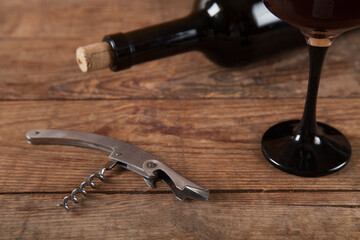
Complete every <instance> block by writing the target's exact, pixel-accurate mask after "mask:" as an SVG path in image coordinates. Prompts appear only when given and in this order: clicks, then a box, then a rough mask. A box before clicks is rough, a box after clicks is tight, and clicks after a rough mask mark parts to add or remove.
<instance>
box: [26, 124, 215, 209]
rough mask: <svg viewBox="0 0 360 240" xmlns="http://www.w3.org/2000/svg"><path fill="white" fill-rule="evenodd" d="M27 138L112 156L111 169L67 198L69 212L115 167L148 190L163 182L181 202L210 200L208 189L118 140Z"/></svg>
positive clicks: (54, 133) (65, 135) (53, 134)
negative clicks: (140, 180)
mask: <svg viewBox="0 0 360 240" xmlns="http://www.w3.org/2000/svg"><path fill="white" fill-rule="evenodd" d="M26 138H27V140H28V142H29V143H31V144H51V145H71V146H80V147H87V148H94V149H97V150H101V151H104V152H108V153H110V156H109V158H110V163H109V164H110V165H109V164H108V165H107V166H105V167H104V168H103V169H102V170H100V172H99V174H97V175H94V174H93V175H91V176H90V178H89V180H88V181H87V182H84V183H82V184H81V185H80V188H78V189H75V190H74V191H73V194H71V195H70V196H68V197H65V198H64V200H63V203H62V206H64V207H65V208H66V209H68V207H67V201H68V200H72V201H74V202H75V203H76V202H77V198H76V196H75V194H76V193H83V194H86V192H85V190H84V188H85V186H86V185H89V186H91V187H95V185H94V184H93V182H92V180H93V178H94V177H97V178H99V179H101V180H102V178H103V173H104V171H105V170H106V169H111V168H112V167H113V166H114V165H115V163H116V164H120V165H121V166H122V167H124V168H126V169H128V170H130V171H132V172H135V173H137V174H139V175H141V176H143V177H144V180H145V183H146V184H147V185H148V186H149V187H155V184H154V183H155V182H156V181H158V180H162V181H163V182H165V183H166V184H167V185H168V186H169V187H170V189H171V190H172V192H173V193H174V194H175V196H176V197H177V198H178V199H179V200H184V199H185V198H189V199H196V200H207V199H208V198H209V191H208V190H207V189H206V188H203V187H201V186H199V185H197V184H195V183H193V182H191V181H190V180H188V179H186V178H184V177H183V176H181V175H180V174H178V173H177V172H176V171H174V170H173V169H171V168H170V167H169V166H167V165H166V164H165V163H163V162H161V161H158V160H156V158H155V157H154V156H153V155H151V154H150V153H147V152H145V151H143V150H142V149H140V148H137V147H135V146H133V145H130V144H128V143H125V142H122V141H120V140H117V139H113V138H110V137H106V136H102V135H98V134H93V133H86V132H78V131H69V130H50V129H43V130H32V131H29V132H27V133H26ZM111 163H113V164H111Z"/></svg>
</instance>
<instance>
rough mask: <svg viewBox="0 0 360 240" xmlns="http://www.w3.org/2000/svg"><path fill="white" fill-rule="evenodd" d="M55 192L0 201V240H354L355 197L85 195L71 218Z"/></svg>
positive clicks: (356, 228)
mask: <svg viewBox="0 0 360 240" xmlns="http://www.w3.org/2000/svg"><path fill="white" fill-rule="evenodd" d="M59 198H61V194H25V195H24V194H9V195H7V194H5V195H0V201H1V203H2V204H1V205H0V212H1V215H2V217H1V220H0V232H1V237H0V238H1V239H15V238H16V239H68V238H71V239H74V238H85V239H88V238H91V239H115V238H116V239H179V240H180V239H341V240H342V239H357V238H358V236H359V234H360V228H359V220H360V208H359V205H358V204H359V201H358V200H359V195H358V193H348V192H343V193H316V192H315V193H313V192H312V193H242V194H224V193H222V194H214V195H212V198H211V199H210V200H209V201H208V202H197V201H191V202H190V201H185V202H179V201H177V200H175V199H173V197H172V196H171V195H170V194H148V195H143V194H109V195H108V194H91V195H90V196H89V197H88V198H86V199H81V200H82V201H81V202H80V203H79V204H78V205H76V206H73V209H72V210H71V211H70V212H66V211H65V210H62V209H58V208H56V207H55V205H56V204H57V203H58V202H59Z"/></svg>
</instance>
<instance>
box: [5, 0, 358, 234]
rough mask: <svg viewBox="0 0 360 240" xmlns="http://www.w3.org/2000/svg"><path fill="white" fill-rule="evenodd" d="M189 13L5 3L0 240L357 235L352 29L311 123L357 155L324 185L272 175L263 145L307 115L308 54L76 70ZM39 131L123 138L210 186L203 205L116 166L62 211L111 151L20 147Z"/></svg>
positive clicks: (96, 0) (327, 72)
mask: <svg viewBox="0 0 360 240" xmlns="http://www.w3.org/2000/svg"><path fill="white" fill-rule="evenodd" d="M192 4H193V1H192V0H176V1H175V0H173V1H166V0H147V1H143V0H116V1H115V0H106V1H101V0H91V1H89V0H88V1H84V0H63V1H51V0H38V1H25V0H1V1H0V99H1V101H0V233H1V234H0V238H2V239H59V238H71V239H83V238H87V239H95V238H96V239H359V238H360V186H359V183H360V163H359V161H360V110H359V105H360V57H359V56H360V44H359V43H360V32H359V31H355V32H350V33H347V34H344V35H343V36H342V37H341V38H339V39H338V41H336V42H335V43H334V44H333V46H332V47H331V48H330V50H329V52H328V56H327V58H326V61H325V65H324V72H323V75H322V81H321V84H320V92H319V100H318V120H319V121H322V122H325V123H329V124H331V125H333V126H334V127H336V128H338V129H339V130H340V131H342V132H343V133H344V134H345V135H346V136H347V137H348V139H349V140H350V142H351V144H352V158H351V161H350V163H349V164H348V165H347V166H346V167H345V168H344V169H342V170H341V171H339V172H337V173H335V174H332V175H330V176H325V177H321V178H302V177H297V176H293V175H289V174H286V173H284V172H282V171H280V170H277V169H276V168H274V167H273V166H271V165H270V164H269V163H268V162H267V161H266V160H265V159H264V157H263V156H262V153H261V150H260V140H261V136H262V134H263V133H264V131H265V130H266V129H267V128H269V127H270V126H271V125H273V124H274V123H277V122H279V121H281V120H286V119H294V118H299V117H300V115H301V113H302V108H303V104H304V97H305V94H306V86H307V75H308V68H307V64H308V56H307V50H306V48H305V46H304V47H303V48H300V49H297V50H294V51H291V52H288V53H285V54H281V55H277V56H274V57H272V58H270V59H267V60H262V61H258V62H255V63H252V64H249V65H246V66H243V67H238V68H232V69H228V68H223V67H220V66H217V65H215V64H213V63H212V62H210V61H209V60H207V59H206V58H205V57H204V56H203V55H202V54H201V53H198V52H191V53H186V54H182V55H178V56H173V57H170V58H166V59H161V60H158V61H152V62H149V63H145V64H141V65H138V66H134V67H132V68H131V69H129V70H125V71H122V72H118V73H113V72H111V71H110V70H102V71H98V72H93V73H89V74H84V73H82V72H80V70H79V69H78V66H77V64H76V60H75V56H74V53H75V49H76V48H77V47H78V46H80V45H84V44H89V43H92V42H97V41H99V40H101V39H102V37H103V36H104V35H105V34H107V33H113V32H117V31H128V30H132V29H136V28H141V27H144V26H147V25H150V24H155V23H159V22H163V21H166V20H170V19H174V18H178V17H181V16H184V15H186V14H187V13H188V12H189V11H190V9H191V7H192ZM244 54H246V53H244ZM43 128H50V129H68V130H78V131H86V132H92V133H98V134H103V135H106V136H109V137H113V138H117V139H120V140H123V141H126V142H129V143H131V144H133V145H135V146H138V147H140V148H142V149H144V150H145V151H148V152H150V153H152V154H154V155H155V156H157V157H158V159H159V160H161V161H163V162H165V163H167V164H168V165H170V166H172V168H174V169H175V170H176V171H178V172H179V173H181V174H183V175H184V176H186V177H187V178H189V179H191V180H193V181H194V182H196V183H198V184H199V185H202V186H205V187H207V188H209V189H210V199H209V201H207V202H198V201H185V202H180V201H178V200H176V199H175V198H174V196H173V194H172V193H171V192H170V191H169V188H168V187H167V186H166V185H165V184H163V183H159V184H158V187H157V188H155V189H150V188H148V187H147V186H146V185H145V184H144V181H143V180H142V178H141V177H140V176H139V175H137V174H134V173H132V172H130V171H124V170H122V169H121V168H120V167H116V168H115V169H114V170H112V171H110V172H109V173H106V175H105V177H106V180H105V181H104V182H99V184H98V185H97V188H96V189H94V190H93V189H90V190H89V195H88V197H86V198H84V197H80V203H79V204H78V205H74V204H73V205H71V207H73V209H72V210H71V211H69V212H66V211H64V210H63V209H61V208H57V207H56V205H57V204H58V203H60V202H61V200H62V198H63V197H64V196H65V195H67V194H69V193H70V192H71V190H73V189H74V188H76V187H78V186H79V184H80V183H81V182H82V181H83V180H86V179H87V177H88V176H89V175H90V174H92V173H94V172H97V171H98V170H99V169H100V168H101V167H102V166H103V165H104V164H105V163H106V162H107V160H108V155H107V154H106V153H102V152H98V151H95V150H89V149H83V148H76V147H68V146H33V145H30V144H27V142H26V140H25V132H27V131H29V130H31V129H43ZM70 204H71V203H70Z"/></svg>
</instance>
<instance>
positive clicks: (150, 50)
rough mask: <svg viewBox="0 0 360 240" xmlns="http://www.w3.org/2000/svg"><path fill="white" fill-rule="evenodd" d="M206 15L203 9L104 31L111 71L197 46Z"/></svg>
mask: <svg viewBox="0 0 360 240" xmlns="http://www.w3.org/2000/svg"><path fill="white" fill-rule="evenodd" d="M206 22H207V18H206V16H205V15H204V12H202V11H199V12H194V13H192V14H191V15H189V16H187V17H184V18H180V19H177V20H173V21H170V22H165V23H161V24H158V25H154V26H150V27H147V28H143V29H139V30H135V31H131V32H127V33H117V34H112V35H107V36H105V37H104V39H103V41H106V42H108V43H109V44H110V45H111V47H112V49H113V51H114V55H115V64H114V65H113V66H111V67H110V69H111V70H112V71H120V70H123V69H126V68H130V67H131V66H132V65H135V64H139V63H142V62H146V61H150V60H155V59H159V58H163V57H167V56H171V55H175V54H179V53H183V52H186V51H191V50H195V49H197V48H198V43H199V40H200V38H201V35H202V32H203V31H202V29H203V28H204V26H206Z"/></svg>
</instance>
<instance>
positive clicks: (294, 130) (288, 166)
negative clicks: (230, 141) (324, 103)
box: [261, 120, 351, 177]
mask: <svg viewBox="0 0 360 240" xmlns="http://www.w3.org/2000/svg"><path fill="white" fill-rule="evenodd" d="M299 123H300V121H299V120H292V121H286V122H281V123H278V124H276V125H274V126H272V127H271V128H269V129H268V130H267V131H266V132H265V134H264V136H263V138H262V142H261V150H262V152H263V154H264V156H265V158H266V159H267V160H268V161H269V162H270V163H271V164H273V165H274V166H275V167H277V168H279V169H281V170H283V171H285V172H287V173H291V174H295V175H298V176H303V177H318V176H323V175H327V174H330V173H333V172H335V171H337V170H339V169H341V168H343V167H344V166H345V165H346V164H347V163H348V162H349V160H350V155H351V146H350V143H349V141H348V140H347V139H346V137H345V136H344V135H343V134H342V133H341V132H339V131H338V130H336V129H335V128H333V127H331V126H329V125H326V124H323V123H319V122H318V123H317V131H316V134H315V137H313V138H312V139H311V140H304V139H301V138H302V136H300V135H298V128H299Z"/></svg>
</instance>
